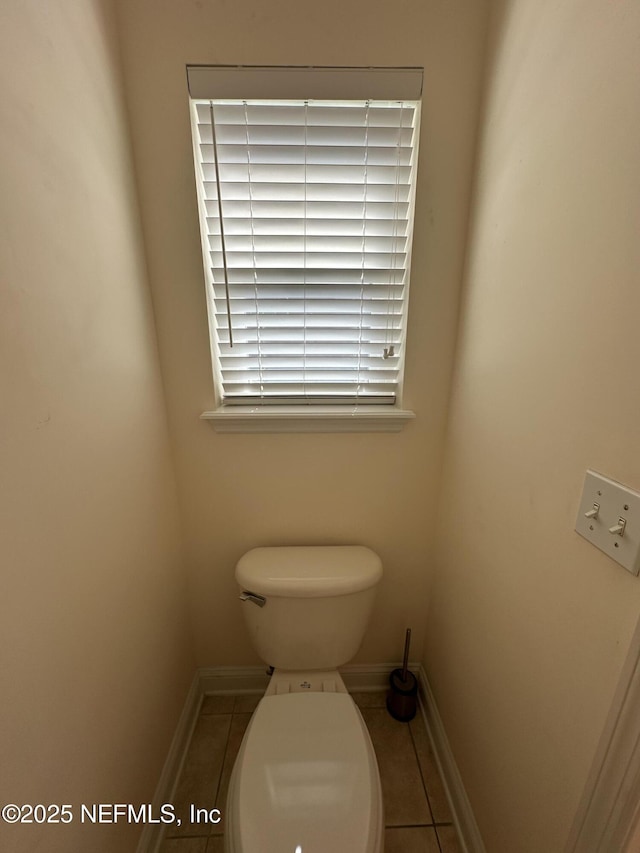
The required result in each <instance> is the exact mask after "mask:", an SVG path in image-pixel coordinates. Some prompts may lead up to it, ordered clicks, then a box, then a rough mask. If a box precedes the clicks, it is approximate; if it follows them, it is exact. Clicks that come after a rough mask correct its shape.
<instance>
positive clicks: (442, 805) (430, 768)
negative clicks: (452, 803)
mask: <svg viewBox="0 0 640 853" xmlns="http://www.w3.org/2000/svg"><path fill="white" fill-rule="evenodd" d="M409 728H410V730H411V736H412V738H413V742H414V744H415V748H416V753H417V755H418V761H419V763H420V770H421V771H422V778H423V779H424V784H425V786H426V789H427V797H428V798H429V805H430V806H431V813H432V814H433V819H434V821H435V822H436V823H451V822H452V821H453V817H452V816H451V809H450V807H449V800H448V799H447V795H446V793H445V790H444V785H443V784H442V779H441V778H440V772H439V770H438V765H437V764H436V759H435V756H434V754H433V750H432V749H431V741H430V740H429V735H428V734H427V728H426V726H425V724H424V719H423V717H422V713H421V711H420V709H418V713H417V714H416V716H415V717H414V718H413V720H412V721H411V722H410V723H409Z"/></svg>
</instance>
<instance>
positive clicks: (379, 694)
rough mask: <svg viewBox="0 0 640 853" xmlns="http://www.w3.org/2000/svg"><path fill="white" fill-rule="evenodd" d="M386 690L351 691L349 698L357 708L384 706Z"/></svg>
mask: <svg viewBox="0 0 640 853" xmlns="http://www.w3.org/2000/svg"><path fill="white" fill-rule="evenodd" d="M387 692H388V691H386V690H373V691H371V692H370V693H352V694H351V698H352V699H353V701H354V702H355V703H356V705H357V706H358V708H385V707H386V702H387Z"/></svg>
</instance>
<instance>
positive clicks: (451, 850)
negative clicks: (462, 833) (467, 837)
mask: <svg viewBox="0 0 640 853" xmlns="http://www.w3.org/2000/svg"><path fill="white" fill-rule="evenodd" d="M436 832H437V833H438V841H439V842H440V850H441V851H442V853H462V847H461V845H460V842H459V840H458V833H457V832H456V828H455V826H436Z"/></svg>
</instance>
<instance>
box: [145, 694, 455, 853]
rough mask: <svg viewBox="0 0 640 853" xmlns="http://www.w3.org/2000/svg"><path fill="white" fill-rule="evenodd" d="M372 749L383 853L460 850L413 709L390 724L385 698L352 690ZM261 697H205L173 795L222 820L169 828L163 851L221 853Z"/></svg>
mask: <svg viewBox="0 0 640 853" xmlns="http://www.w3.org/2000/svg"><path fill="white" fill-rule="evenodd" d="M352 696H353V698H354V699H355V701H356V702H357V704H358V706H359V708H360V710H361V712H362V716H363V717H364V719H365V722H366V724H367V726H368V728H369V733H370V734H371V740H372V741H373V746H374V748H375V751H376V757H377V760H378V766H379V768H380V777H381V779H382V794H383V798H384V809H385V823H386V829H385V846H384V850H385V853H461V849H462V848H461V847H460V845H459V843H458V839H457V835H456V831H455V828H454V826H453V823H452V818H451V812H450V810H449V805H448V802H447V798H446V795H445V793H444V788H443V786H442V782H441V780H440V776H439V774H438V770H437V767H436V763H435V760H434V757H433V753H432V751H431V746H430V743H429V739H428V736H427V731H426V728H425V725H424V722H423V720H422V717H421V715H420V712H418V714H417V716H416V718H415V719H414V720H412V721H411V722H410V723H409V724H407V723H399V722H397V721H396V720H394V719H392V717H390V716H389V714H388V713H387V710H386V707H385V694H384V693H382V692H376V693H353V694H352ZM260 698H261V697H260V696H254V695H251V696H247V695H244V696H205V698H204V701H203V703H202V708H201V710H200V716H199V718H198V722H197V724H196V727H195V730H194V733H193V737H192V739H191V744H190V746H189V751H188V753H187V757H186V761H185V765H184V768H183V771H182V774H181V777H180V780H179V782H178V787H177V790H176V794H175V796H174V806H175V809H176V814H178V815H186V814H188V806H189V804H191V803H195V804H196V805H197V806H198V807H199V808H206V809H213V808H219V809H220V811H221V812H222V816H223V817H222V822H221V823H219V824H217V825H212V826H207V825H201V824H200V825H198V824H192V823H190V822H189V821H188V820H185V819H184V818H183V821H182V825H181V826H180V827H175V826H173V825H171V826H170V827H167V833H166V835H165V838H164V841H163V843H162V847H161V848H160V850H161V853H223V849H224V848H223V834H224V804H225V800H226V796H227V788H228V785H229V777H230V776H231V770H232V768H233V762H234V761H235V757H236V754H237V752H238V749H239V747H240V742H241V741H242V736H243V734H244V731H245V729H246V727H247V724H248V723H249V720H250V719H251V714H252V712H253V710H254V709H255V707H256V705H257V704H258V701H259V700H260Z"/></svg>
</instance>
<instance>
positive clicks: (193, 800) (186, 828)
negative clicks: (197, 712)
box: [167, 714, 231, 837]
mask: <svg viewBox="0 0 640 853" xmlns="http://www.w3.org/2000/svg"><path fill="white" fill-rule="evenodd" d="M230 727H231V715H230V714H224V715H223V714H201V716H200V717H199V718H198V722H197V723H196V727H195V729H194V732H193V736H192V738H191V743H190V745H189V750H188V752H187V757H186V760H185V764H184V768H183V770H182V774H181V776H180V781H179V782H178V787H177V789H176V793H175V795H174V800H173V801H174V805H175V809H176V815H177V816H178V817H179V818H180V819H181V821H182V822H181V825H180V826H176V825H172V826H170V827H167V836H169V837H174V836H183V835H203V834H208V833H209V827H206V829H205V828H204V826H203V824H192V823H191V822H190V820H189V808H190V806H191V805H194V806H195V807H196V808H206V809H213V808H216V807H217V803H216V792H217V790H218V782H219V780H220V774H221V771H222V764H223V761H224V754H225V750H226V746H227V739H228V736H229V730H230Z"/></svg>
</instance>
